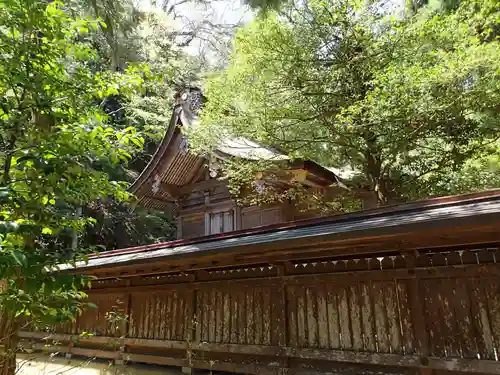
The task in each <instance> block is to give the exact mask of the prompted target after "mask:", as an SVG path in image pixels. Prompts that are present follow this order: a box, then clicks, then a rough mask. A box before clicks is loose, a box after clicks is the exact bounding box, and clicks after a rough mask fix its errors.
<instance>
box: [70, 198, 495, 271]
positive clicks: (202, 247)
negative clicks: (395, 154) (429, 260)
mask: <svg viewBox="0 0 500 375" xmlns="http://www.w3.org/2000/svg"><path fill="white" fill-rule="evenodd" d="M425 203H426V202H423V203H420V204H419V206H415V204H413V205H412V204H407V205H400V206H396V207H395V208H392V209H389V210H387V209H383V210H374V211H367V212H359V213H355V214H351V215H338V216H335V217H331V218H328V219H326V220H319V221H317V222H312V223H309V222H307V221H305V222H304V223H294V224H292V225H290V224H288V225H285V226H282V227H279V228H258V229H257V230H254V231H250V232H244V233H232V234H231V233H230V234H228V235H227V236H224V235H223V236H215V237H208V238H204V237H202V238H199V239H197V240H194V241H193V240H191V241H173V242H171V243H165V244H158V245H149V246H146V247H144V250H143V251H134V249H130V251H127V250H124V251H111V252H109V254H106V253H103V254H101V255H100V256H96V257H93V258H90V259H89V261H88V263H87V264H85V263H83V262H80V263H78V264H77V269H80V270H85V269H89V268H96V267H104V266H109V265H113V266H120V265H125V264H130V263H135V262H137V263H140V262H141V261H146V260H147V261H151V260H160V259H166V258H170V257H176V256H183V255H187V254H193V255H194V254H197V253H200V254H201V253H204V252H207V251H220V252H225V251H232V250H234V248H235V247H242V246H247V245H255V244H266V243H276V242H281V241H287V240H294V239H299V238H302V239H303V238H311V239H314V238H320V237H323V236H327V235H328V236H332V235H333V236H334V235H336V234H345V233H353V238H355V236H357V235H359V233H360V232H361V233H362V232H367V231H371V230H375V229H383V228H386V229H389V230H391V229H396V228H398V227H402V226H405V227H408V228H411V227H413V226H415V225H421V224H424V223H427V224H429V223H430V224H432V223H434V222H436V223H437V222H442V221H447V220H452V219H453V220H454V219H461V218H468V217H475V218H480V217H484V216H485V215H489V216H491V215H494V219H495V220H498V221H499V222H500V190H498V191H496V192H494V193H493V194H491V192H490V193H488V194H487V195H486V196H480V197H479V198H474V199H465V200H464V199H463V198H462V200H459V201H451V202H449V201H445V202H444V203H442V204H439V202H438V204H433V205H432V204H431V205H425ZM354 233H355V234H354ZM71 268H72V266H70V265H66V266H63V267H61V269H71Z"/></svg>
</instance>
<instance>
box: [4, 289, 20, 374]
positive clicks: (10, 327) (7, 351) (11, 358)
mask: <svg viewBox="0 0 500 375" xmlns="http://www.w3.org/2000/svg"><path fill="white" fill-rule="evenodd" d="M6 289H7V282H6V281H5V280H0V294H2V293H4V292H5V290H6ZM15 339H16V324H15V317H14V314H13V313H12V312H10V311H8V310H6V309H4V308H2V306H0V375H14V374H15V373H16V348H15V345H16V340H15Z"/></svg>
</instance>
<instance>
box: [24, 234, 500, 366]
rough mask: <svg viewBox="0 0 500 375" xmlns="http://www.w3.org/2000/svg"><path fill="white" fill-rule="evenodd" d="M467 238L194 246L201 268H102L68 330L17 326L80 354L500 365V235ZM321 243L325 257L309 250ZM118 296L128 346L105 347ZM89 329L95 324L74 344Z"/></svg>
mask: <svg viewBox="0 0 500 375" xmlns="http://www.w3.org/2000/svg"><path fill="white" fill-rule="evenodd" d="M442 233H443V232H440V234H439V235H438V234H434V235H436V236H439V238H442ZM483 234H484V233H483ZM429 235H431V234H429ZM467 238H468V237H467V236H464V237H463V238H462V244H461V245H460V246H454V247H452V248H445V247H442V246H438V247H429V248H428V247H420V248H419V249H418V250H416V251H409V250H408V249H407V248H406V243H405V242H404V241H399V240H398V241H397V242H396V243H393V244H392V245H391V246H390V247H387V248H386V249H385V251H382V249H381V248H380V249H379V248H377V249H372V250H371V251H370V249H369V248H368V247H366V248H363V249H362V251H351V253H348V252H347V250H346V251H345V252H342V253H341V254H339V253H337V252H335V251H332V249H330V250H328V244H329V242H326V243H322V244H320V246H321V247H322V249H321V250H318V248H317V247H316V246H317V244H314V243H313V244H311V246H310V248H308V249H307V251H304V252H303V253H302V254H300V253H299V252H298V251H297V252H295V253H294V257H293V258H292V257H290V258H287V259H285V260H281V261H280V262H269V261H268V260H269V259H268V258H267V256H264V257H262V258H261V259H258V260H256V261H254V262H253V263H245V264H238V262H237V260H235V258H234V254H233V258H232V259H233V263H231V260H230V259H231V258H230V257H229V256H228V257H227V259H226V260H227V263H222V264H221V263H208V264H207V263H204V262H196V261H194V260H193V259H194V258H190V259H189V260H188V261H186V260H185V261H186V263H185V266H186V267H193V268H196V270H189V271H186V270H181V271H180V270H179V268H175V267H174V268H168V269H165V268H164V267H163V265H162V264H159V265H151V266H150V268H146V267H144V265H141V266H140V267H141V268H139V266H137V267H136V270H137V272H136V274H135V276H133V277H132V276H131V277H130V278H127V279H126V280H127V281H128V285H126V284H125V285H124V284H121V281H120V282H118V281H117V282H116V283H115V282H113V281H110V280H111V279H109V280H101V281H100V282H99V283H98V285H99V287H98V288H96V289H91V290H90V291H89V299H90V300H91V301H92V302H94V303H96V304H97V305H98V306H99V309H98V310H92V311H90V310H89V311H87V312H85V313H84V314H83V315H82V316H80V317H79V318H78V321H77V324H76V328H75V334H63V333H65V332H66V333H68V332H69V333H72V332H73V328H64V329H63V330H61V333H58V334H54V335H48V334H46V333H22V334H20V337H21V338H24V339H32V340H37V341H43V339H49V340H57V341H59V342H61V343H63V344H65V345H61V346H62V347H63V348H64V350H65V351H66V352H68V353H74V354H78V353H80V354H82V355H83V354H85V353H86V355H92V356H102V357H103V358H115V359H124V360H130V361H143V362H149V363H159V364H164V365H175V366H187V367H200V368H212V369H214V370H215V369H220V370H221V371H222V370H223V371H236V372H243V373H251V374H254V373H255V374H257V373H266V371H267V372H269V371H270V372H271V373H273V372H275V373H278V372H280V373H282V372H283V371H289V373H295V372H299V371H301V370H303V369H309V370H310V371H311V372H312V373H314V371H317V372H320V370H313V369H319V368H324V367H325V366H326V367H328V366H331V367H330V368H332V369H334V368H337V366H348V367H349V368H351V367H352V368H354V369H358V370H359V373H365V372H366V373H368V372H370V371H376V372H378V373H384V372H385V373H391V374H394V373H401V374H403V373H404V374H410V373H414V372H415V371H420V372H433V373H435V374H436V375H437V374H439V373H440V372H441V373H444V372H445V371H453V372H455V373H459V372H476V373H488V374H494V373H498V372H499V371H500V368H499V363H500V362H498V351H499V345H500V342H499V339H500V328H499V327H500V297H499V296H500V287H499V285H500V263H498V262H497V258H496V257H495V256H494V255H495V254H497V253H498V248H500V244H499V243H498V242H497V243H496V244H493V243H491V242H489V241H488V242H487V243H486V244H485V245H482V246H480V245H477V246H476V242H475V240H476V239H477V238H479V237H474V241H473V243H472V244H471V243H468V242H467ZM457 239H458V237H457ZM400 240H401V239H400ZM425 241H426V242H425V243H428V242H429V241H430V239H429V238H426V239H425ZM436 241H437V242H438V239H436ZM471 245H474V247H472V246H471ZM411 247H412V245H410V248H411ZM392 249H396V250H392ZM354 250H356V249H354ZM413 250H415V249H413ZM266 251H267V250H266ZM314 251H317V253H315V254H318V253H321V257H318V258H316V257H310V254H311V253H314ZM270 252H272V251H270ZM240 255H241V254H240ZM284 258H286V257H284ZM213 259H217V258H213ZM219 260H220V258H219ZM214 262H217V261H216V260H214ZM192 265H194V266H192ZM172 266H173V264H170V266H169V267H172ZM184 273H186V275H185V274H184ZM146 274H147V275H146ZM107 277H108V278H112V277H113V276H111V275H108V276H107ZM118 299H119V300H122V301H125V302H126V305H125V306H124V310H125V311H126V312H128V314H129V315H130V321H129V323H128V329H127V330H126V332H127V337H125V338H123V339H120V345H121V346H120V348H121V347H126V349H127V350H126V353H124V352H123V350H122V349H120V350H118V351H113V350H110V349H107V348H106V343H107V342H109V340H111V339H115V340H116V337H114V338H113V336H114V334H115V333H116V332H113V330H111V329H109V326H108V325H107V323H106V319H105V313H106V312H107V311H109V310H110V309H111V308H113V306H114V305H116V300H118ZM195 317H196V318H195ZM193 325H194V328H193ZM82 331H87V332H92V333H94V334H95V336H92V337H82V338H81V339H80V340H78V341H77V342H76V343H75V345H74V346H73V347H70V346H69V345H67V344H68V343H70V342H73V341H74V338H76V337H78V334H79V332H82ZM47 336H48V337H49V338H48V337H47ZM321 366H323V367H321ZM395 369H396V370H395ZM309 370H308V371H309ZM358 370H356V371H358ZM339 371H340V370H339ZM394 371H396V372H394Z"/></svg>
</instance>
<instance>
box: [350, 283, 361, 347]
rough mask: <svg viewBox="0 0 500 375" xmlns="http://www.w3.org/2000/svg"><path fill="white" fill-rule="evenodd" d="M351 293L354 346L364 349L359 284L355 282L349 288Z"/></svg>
mask: <svg viewBox="0 0 500 375" xmlns="http://www.w3.org/2000/svg"><path fill="white" fill-rule="evenodd" d="M348 293H349V313H350V320H351V330H352V335H351V336H352V348H353V349H355V350H362V349H363V339H362V337H363V325H362V323H361V312H360V306H359V291H358V284H357V283H355V284H354V285H351V286H350V287H349V288H348Z"/></svg>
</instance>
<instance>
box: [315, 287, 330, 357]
mask: <svg viewBox="0 0 500 375" xmlns="http://www.w3.org/2000/svg"><path fill="white" fill-rule="evenodd" d="M317 290H318V293H317V296H318V329H319V332H318V335H319V347H320V348H323V349H328V347H329V340H328V338H329V332H330V327H329V321H328V307H327V296H326V290H325V286H324V285H318V287H317Z"/></svg>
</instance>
